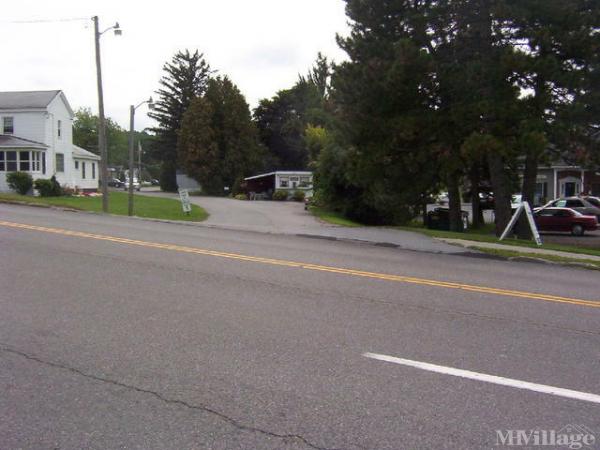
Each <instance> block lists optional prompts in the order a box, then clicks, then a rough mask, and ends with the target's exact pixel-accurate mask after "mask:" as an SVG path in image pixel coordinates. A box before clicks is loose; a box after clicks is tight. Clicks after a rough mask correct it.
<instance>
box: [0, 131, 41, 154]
mask: <svg viewBox="0 0 600 450" xmlns="http://www.w3.org/2000/svg"><path fill="white" fill-rule="evenodd" d="M0 148H2V149H19V148H35V149H40V150H46V149H47V148H49V147H48V146H47V145H46V144H42V143H41V142H36V141H32V140H30V139H23V138H20V137H17V136H12V135H10V134H0Z"/></svg>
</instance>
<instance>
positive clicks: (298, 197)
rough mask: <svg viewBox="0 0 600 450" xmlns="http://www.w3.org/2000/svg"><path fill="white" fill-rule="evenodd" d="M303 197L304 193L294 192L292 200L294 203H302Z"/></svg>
mask: <svg viewBox="0 0 600 450" xmlns="http://www.w3.org/2000/svg"><path fill="white" fill-rule="evenodd" d="M305 196H306V194H305V193H304V191H294V193H293V194H292V199H293V200H294V201H295V202H303V201H304V197H305Z"/></svg>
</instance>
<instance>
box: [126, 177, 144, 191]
mask: <svg viewBox="0 0 600 450" xmlns="http://www.w3.org/2000/svg"><path fill="white" fill-rule="evenodd" d="M123 189H124V190H125V191H128V190H129V179H127V180H125V183H123ZM133 189H135V190H136V191H139V190H141V186H140V182H139V181H138V179H137V178H134V179H133Z"/></svg>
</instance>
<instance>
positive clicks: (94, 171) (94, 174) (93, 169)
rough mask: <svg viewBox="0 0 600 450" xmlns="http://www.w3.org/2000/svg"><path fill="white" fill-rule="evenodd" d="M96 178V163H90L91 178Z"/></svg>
mask: <svg viewBox="0 0 600 450" xmlns="http://www.w3.org/2000/svg"><path fill="white" fill-rule="evenodd" d="M95 179H96V163H92V180H95Z"/></svg>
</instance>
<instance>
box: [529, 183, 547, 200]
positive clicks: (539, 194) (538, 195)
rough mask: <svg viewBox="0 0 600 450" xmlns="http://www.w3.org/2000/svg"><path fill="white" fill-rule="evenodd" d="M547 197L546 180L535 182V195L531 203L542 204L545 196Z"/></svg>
mask: <svg viewBox="0 0 600 450" xmlns="http://www.w3.org/2000/svg"><path fill="white" fill-rule="evenodd" d="M547 197H548V182H546V181H538V182H537V183H536V184H535V196H534V201H533V203H534V204H535V205H542V204H544V203H546V198H547Z"/></svg>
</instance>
